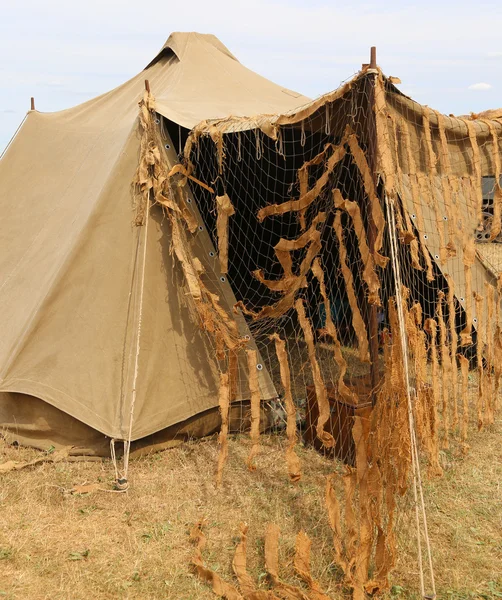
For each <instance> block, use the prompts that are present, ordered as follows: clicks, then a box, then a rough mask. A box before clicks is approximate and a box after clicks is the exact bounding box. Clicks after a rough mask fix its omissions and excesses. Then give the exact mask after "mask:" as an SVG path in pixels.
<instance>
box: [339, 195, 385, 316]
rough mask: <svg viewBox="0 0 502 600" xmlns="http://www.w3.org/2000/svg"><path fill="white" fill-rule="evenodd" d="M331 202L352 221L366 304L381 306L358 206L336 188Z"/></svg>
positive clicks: (371, 258) (378, 282)
mask: <svg viewBox="0 0 502 600" xmlns="http://www.w3.org/2000/svg"><path fill="white" fill-rule="evenodd" d="M333 200H334V203H335V208H338V209H340V210H344V211H345V212H346V213H347V214H348V215H349V216H350V218H351V219H352V224H353V226H354V231H355V234H356V237H357V241H358V243H359V253H360V254H361V259H362V261H363V265H364V268H363V273H362V275H363V280H364V281H365V283H366V285H367V286H368V292H369V294H368V302H369V303H370V304H376V305H377V306H381V305H382V304H381V302H380V295H379V290H380V280H379V279H378V277H377V274H376V271H375V261H374V260H373V256H372V255H371V254H370V250H369V248H368V241H367V239H366V230H365V228H364V224H363V220H362V217H361V211H360V209H359V206H358V204H357V202H352V201H350V200H344V199H343V197H342V193H341V192H340V190H339V189H337V188H335V189H334V190H333Z"/></svg>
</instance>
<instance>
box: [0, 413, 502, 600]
mask: <svg viewBox="0 0 502 600" xmlns="http://www.w3.org/2000/svg"><path fill="white" fill-rule="evenodd" d="M501 442H502V423H501V422H500V421H499V422H498V423H497V425H496V426H495V427H494V428H493V429H492V430H491V431H485V432H481V433H474V434H473V436H472V437H471V451H470V453H469V454H468V455H467V457H465V458H464V457H462V456H461V454H460V453H459V452H456V451H450V453H449V454H444V456H443V462H444V464H445V466H446V467H447V470H446V472H445V475H444V476H443V477H442V478H441V479H439V480H436V481H432V482H427V484H426V496H427V502H428V513H429V519H430V529H431V538H432V543H433V548H434V555H435V564H436V575H437V581H438V591H439V596H440V597H441V598H449V599H451V600H460V599H469V598H485V599H490V600H491V599H493V600H495V599H496V598H500V597H502V534H501V531H502V488H501V486H502V443H501ZM2 444H3V445H2ZM263 446H264V447H263V453H262V454H261V455H260V457H259V458H258V460H257V464H258V466H259V468H258V471H256V472H255V473H249V472H248V471H247V470H246V468H245V466H244V460H245V456H246V454H247V452H248V450H249V442H248V440H247V439H245V438H243V437H240V438H239V439H234V440H232V441H231V442H230V460H229V464H228V466H227V469H226V471H225V478H224V484H223V486H222V488H221V489H220V490H215V488H214V485H213V472H214V465H215V459H216V452H217V449H216V442H215V440H214V439H211V440H207V441H203V442H198V443H190V444H186V445H184V446H182V447H180V448H177V449H174V450H170V451H167V452H164V453H161V454H156V455H153V456H150V457H148V458H144V459H140V460H137V461H135V462H134V463H133V464H132V467H131V471H132V473H131V484H132V487H131V489H130V491H129V492H128V493H127V494H114V493H96V494H93V495H89V496H71V495H67V494H65V493H64V491H63V490H65V489H69V488H71V487H72V486H73V485H75V484H82V483H84V482H96V481H102V482H103V486H104V487H106V486H107V485H109V484H111V481H112V469H111V465H110V464H109V463H107V462H105V463H91V462H81V463H59V464H42V465H40V466H37V467H35V468H33V469H31V470H25V471H19V472H15V473H9V474H6V475H3V476H1V479H0V485H1V487H0V504H1V507H0V510H1V513H0V514H1V520H0V599H4V598H5V599H9V600H14V599H16V600H21V599H22V600H42V599H49V598H50V599H51V600H62V599H71V600H80V599H82V600H83V599H86V600H87V599H89V598H92V599H93V600H101V599H108V598H128V599H136V598H137V599H142V600H143V599H155V600H163V599H168V598H169V599H171V598H172V599H180V600H188V599H190V598H193V599H201V600H204V599H206V598H207V599H209V598H213V597H214V596H213V594H212V592H211V591H210V590H209V589H208V587H207V586H206V585H205V584H203V583H201V582H199V581H198V579H197V578H195V577H194V576H193V575H191V574H190V572H189V568H188V567H189V560H190V556H191V553H192V548H191V546H190V544H189V542H188V531H189V528H190V526H191V525H192V524H193V523H194V522H196V521H197V520H199V519H201V518H203V517H204V518H205V519H206V520H207V527H206V533H207V536H208V546H207V549H206V550H205V553H204V556H205V559H206V561H207V563H208V564H209V566H211V567H212V568H213V569H215V570H217V571H218V572H219V573H220V574H221V575H222V576H224V577H225V578H227V579H229V580H231V579H232V575H231V566H230V565H231V558H232V555H233V550H234V547H235V536H236V535H237V532H238V525H239V522H240V521H242V520H245V521H247V522H248V523H249V525H250V530H249V542H248V546H249V555H250V556H249V560H250V571H251V572H252V574H253V576H254V577H255V579H256V580H257V581H260V582H261V583H262V584H265V578H264V573H263V571H264V569H263V535H264V532H265V528H266V523H267V522H269V521H275V522H276V523H277V524H278V525H279V526H280V528H281V530H282V534H283V535H282V538H281V540H282V545H281V558H282V560H283V563H284V568H283V576H284V578H285V579H288V578H289V579H290V580H291V578H292V566H291V559H292V552H293V548H294V540H295V535H296V533H297V532H298V531H299V530H300V529H302V528H303V529H305V530H306V531H307V533H308V534H309V535H310V537H311V538H312V539H313V554H314V556H313V572H314V575H315V576H316V577H317V578H318V579H319V580H320V581H321V582H322V584H323V586H324V588H325V589H326V591H327V592H328V593H329V594H330V595H331V596H332V597H333V598H339V597H341V596H342V593H343V590H342V588H341V586H340V584H339V581H338V574H337V571H336V568H334V567H333V566H332V565H331V557H332V554H331V550H330V548H331V535H330V531H329V528H328V524H327V519H326V514H325V510H324V506H323V496H324V483H325V476H326V475H327V474H328V473H329V472H330V471H331V470H332V469H333V462H330V461H329V460H326V459H324V458H322V457H321V456H319V455H318V454H317V453H315V452H314V451H312V450H308V449H303V448H300V449H299V454H300V456H301V459H302V464H303V468H304V477H303V480H302V481H301V482H300V484H299V485H292V484H290V483H289V482H288V481H287V478H286V472H285V464H284V446H283V440H282V439H281V438H280V437H274V436H266V437H264V438H263ZM34 454H35V452H34V451H30V450H27V449H16V448H11V447H8V446H6V445H5V444H4V443H3V442H1V441H0V458H1V459H2V462H3V460H10V459H15V460H25V459H27V458H30V457H32V456H33V455H34ZM412 524H413V521H412V519H411V517H410V518H406V517H405V518H402V519H401V529H400V538H401V548H402V552H401V555H400V559H399V564H398V567H397V570H396V572H395V573H394V575H393V581H392V583H393V585H394V587H393V589H392V594H389V596H390V595H392V596H393V597H394V598H415V597H416V598H418V594H416V591H415V590H416V588H417V568H416V558H415V546H414V538H413V536H414V532H413V526H412Z"/></svg>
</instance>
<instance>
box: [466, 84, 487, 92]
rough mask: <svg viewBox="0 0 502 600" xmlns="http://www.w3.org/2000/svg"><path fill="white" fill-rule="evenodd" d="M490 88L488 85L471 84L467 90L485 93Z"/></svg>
mask: <svg viewBox="0 0 502 600" xmlns="http://www.w3.org/2000/svg"><path fill="white" fill-rule="evenodd" d="M492 87H493V86H492V85H491V84H490V83H473V84H472V85H470V86H469V89H470V90H474V91H476V92H485V91H486V90H491V89H492Z"/></svg>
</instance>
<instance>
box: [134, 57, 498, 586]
mask: <svg viewBox="0 0 502 600" xmlns="http://www.w3.org/2000/svg"><path fill="white" fill-rule="evenodd" d="M152 102H153V101H152V99H151V98H150V97H148V95H147V97H146V98H145V100H144V101H143V103H142V117H141V119H142V121H141V125H142V130H143V139H142V165H143V171H141V169H140V172H139V177H138V181H137V183H138V185H139V188H140V190H141V192H142V195H143V198H144V201H150V200H151V201H154V202H156V203H159V204H161V205H162V206H163V207H164V208H165V211H166V214H167V216H168V218H169V219H170V220H171V224H172V248H173V252H174V254H175V255H176V256H177V258H178V259H179V261H180V263H181V264H182V266H183V270H184V273H185V276H186V285H187V294H188V295H189V297H190V298H191V299H192V301H193V303H194V307H195V309H196V310H195V318H197V319H198V321H199V324H200V326H201V327H202V328H203V329H204V330H205V331H207V333H208V336H209V337H210V338H211V340H212V343H213V345H214V348H215V356H216V359H217V361H218V368H219V370H220V373H221V375H220V377H221V379H220V381H221V389H220V408H221V412H222V422H223V425H222V430H221V434H220V448H221V452H220V456H219V461H218V469H217V479H218V481H221V478H222V477H223V476H224V465H225V459H226V456H227V453H228V444H227V431H228V425H227V415H228V410H229V405H230V403H231V402H232V398H233V397H234V396H233V393H232V390H233V389H234V388H235V386H236V385H237V383H236V381H235V380H236V378H237V379H238V378H239V377H242V376H243V373H242V370H238V369H236V368H235V365H236V361H237V360H238V358H237V357H239V356H241V355H243V356H244V357H245V360H246V361H247V365H248V373H247V374H244V376H245V377H247V379H248V380H247V381H246V386H247V389H249V390H250V400H251V423H252V427H251V437H252V442H253V445H252V450H251V454H250V455H249V457H248V461H247V464H248V467H249V468H250V469H255V468H259V465H260V457H259V452H260V443H259V432H260V424H259V419H260V410H259V403H260V399H261V398H260V389H259V386H258V383H257V378H256V370H257V369H260V370H261V369H266V370H267V371H268V373H269V374H270V376H271V377H272V380H273V383H274V385H275V388H276V390H277V391H278V392H279V396H280V401H281V402H282V403H283V405H284V410H285V415H286V418H285V421H287V438H288V443H287V450H286V457H285V459H286V460H285V473H288V474H289V477H290V478H291V480H292V481H298V479H299V478H300V477H301V461H300V460H299V458H298V456H297V454H296V453H295V445H296V444H297V442H298V439H299V436H298V432H297V421H298V415H303V417H304V419H305V427H304V431H303V435H304V439H305V440H306V441H308V442H311V443H313V444H314V445H315V446H316V447H318V448H320V449H322V450H323V451H324V452H326V453H327V454H328V455H330V456H333V457H335V458H337V459H339V460H342V461H343V462H344V463H345V467H344V469H343V470H342V471H343V472H342V474H339V472H340V469H338V470H337V469H334V474H333V476H332V477H331V478H330V479H329V480H328V482H327V488H326V507H327V512H328V517H329V522H330V525H331V528H332V531H333V552H334V556H335V562H336V563H337V565H338V567H339V568H340V569H341V570H342V571H343V577H344V581H345V583H346V584H347V585H348V586H350V588H351V589H352V590H353V595H354V598H363V597H364V596H365V594H367V593H370V594H374V593H376V592H378V591H382V590H384V589H386V588H387V586H388V575H389V572H390V571H391V569H392V568H393V566H394V565H395V562H396V559H397V556H398V552H399V548H398V544H397V542H396V528H397V527H409V528H410V536H412V535H413V536H414V539H416V543H417V545H418V560H419V570H420V571H421V572H423V571H424V570H425V571H426V570H427V568H426V566H425V565H424V563H423V562H422V561H426V560H429V563H430V557H429V555H428V552H427V551H428V550H429V549H428V547H427V532H426V522H425V514H422V515H420V514H419V512H418V511H417V512H415V506H418V504H420V502H419V500H420V494H421V493H422V487H421V479H420V472H419V471H417V469H419V467H420V464H421V465H422V467H426V468H425V469H422V471H423V472H424V473H426V474H427V476H428V477H437V476H441V474H442V467H441V460H440V451H441V449H444V448H447V447H448V446H449V445H459V447H461V448H462V449H463V451H464V452H467V450H468V438H469V430H470V429H471V427H473V426H474V427H477V428H480V429H482V428H484V427H488V426H490V425H491V424H492V423H493V421H494V414H495V411H496V410H497V406H498V404H499V401H498V398H499V393H500V382H501V375H502V330H501V322H500V301H501V298H500V293H501V287H502V278H501V277H500V273H501V272H502V246H500V250H501V252H498V250H499V242H498V239H499V234H500V230H501V223H500V220H501V214H502V204H501V203H502V187H501V186H502V178H501V148H502V146H501V144H500V137H501V131H502V121H501V120H500V119H498V120H497V119H492V120H488V119H484V118H478V119H475V118H464V119H460V118H452V117H445V116H443V115H440V114H438V113H436V112H434V111H432V110H430V109H428V108H427V107H422V106H420V105H418V104H416V103H414V102H413V101H412V100H410V99H409V98H407V97H406V96H404V95H402V94H401V93H400V92H399V91H398V90H397V89H396V88H395V87H394V86H393V84H392V83H391V82H390V81H389V80H387V79H386V78H384V76H383V75H382V73H381V72H380V70H368V69H365V70H363V71H362V72H361V73H360V74H359V75H358V76H357V77H355V78H354V79H353V80H352V81H350V82H349V83H347V84H345V85H344V86H343V87H342V88H340V90H338V91H337V92H334V93H332V94H328V95H327V96H325V97H324V98H321V99H320V100H317V101H316V102H314V103H312V104H311V105H309V106H307V107H304V108H303V109H302V110H299V111H297V112H296V113H295V114H291V115H287V116H282V117H260V118H258V117H256V118H253V119H247V120H246V119H232V118H229V119H225V120H223V121H215V122H212V123H202V124H201V125H200V126H198V127H197V128H196V129H195V130H193V131H192V132H190V134H189V135H188V136H187V135H185V137H184V138H183V135H182V132H181V130H180V132H179V137H178V140H177V141H178V144H179V159H180V161H181V164H180V165H178V166H177V167H175V168H174V169H172V170H169V169H166V168H165V164H164V161H163V158H162V153H161V151H160V150H159V149H161V148H162V147H163V146H164V145H165V144H166V143H172V133H173V131H174V129H173V125H172V124H170V123H169V122H168V121H167V120H165V119H163V118H161V117H160V116H157V115H156V114H155V112H154V106H153V103H152ZM154 118H155V119H157V120H158V121H160V124H159V125H153V122H154ZM174 127H175V129H177V126H174ZM192 198H193V199H194V200H195V202H196V205H197V208H198V211H200V214H201V215H202V218H203V219H204V222H205V225H206V227H207V230H208V231H209V233H210V235H211V237H212V241H213V245H214V247H215V248H217V249H218V254H217V255H214V256H213V257H211V258H212V259H213V260H214V261H215V264H216V263H219V267H220V269H221V273H224V274H225V276H226V277H228V281H229V282H230V285H231V287H232V290H233V292H234V294H235V296H236V299H237V302H236V304H235V306H234V309H233V310H234V313H233V314H229V313H228V312H227V311H225V310H223V309H222V307H221V305H220V303H219V298H218V297H217V296H215V295H214V294H212V293H211V292H209V287H210V286H209V285H208V282H207V278H208V275H207V273H205V272H204V271H203V269H201V267H200V262H199V261H197V259H195V258H194V257H193V255H192V254H191V241H190V240H191V236H192V235H194V234H195V230H194V222H193V219H192V218H191V214H192V213H191V210H190V208H189V203H190V201H191V199H192ZM142 207H143V208H142ZM142 214H144V204H142V203H141V202H140V203H139V205H138V219H139V220H140V221H141V218H142ZM488 247H489V248H490V253H489V258H487V248H488ZM391 257H392V260H391V261H390V260H389V259H390V258H391ZM237 316H239V317H242V316H244V317H245V319H246V321H247V324H248V327H249V331H250V334H251V336H250V337H251V338H252V339H253V340H254V342H255V343H256V346H257V348H258V351H259V353H260V356H261V357H262V360H263V363H258V362H257V355H256V352H255V351H254V350H250V349H249V348H248V347H247V346H248V342H249V339H245V338H241V337H239V335H238V334H237V327H236V325H235V322H234V321H235V318H236V317H237ZM248 338H249V336H248ZM337 473H338V474H337ZM334 480H337V484H340V485H338V487H337V488H336V489H342V490H343V494H340V493H337V492H336V491H335V486H334V485H333V481H334ZM412 492H413V493H414V494H415V498H414V499H413V497H412V496H413V494H412ZM415 517H416V523H417V532H415V533H412V525H411V524H410V523H413V522H414V520H415ZM245 533H246V532H245V529H242V531H241V534H242V538H241V543H240V545H239V547H238V551H239V553H240V554H239V556H237V555H236V558H235V560H234V568H235V572H236V576H237V578H238V581H239V584H240V591H238V590H237V589H236V588H234V587H232V588H231V589H230V588H227V587H225V586H227V585H229V584H226V583H225V582H222V581H221V580H220V579H219V578H217V577H216V576H215V575H214V574H211V573H210V572H209V571H208V570H207V569H206V567H205V566H204V565H203V561H202V558H201V554H200V548H201V543H202V542H201V540H202V537H201V535H202V534H201V532H200V528H198V529H197V530H196V531H195V533H194V536H195V539H196V540H198V542H197V543H198V548H199V550H198V551H197V554H196V557H195V559H194V565H195V568H196V570H197V571H198V572H199V574H200V575H201V576H202V577H204V578H205V579H207V580H208V581H210V582H212V585H213V589H214V590H215V592H216V593H219V594H220V595H225V594H226V597H229V598H240V597H246V598H247V597H249V598H251V597H253V598H254V597H256V598H258V597H269V598H273V597H276V596H275V595H274V593H275V591H276V592H277V595H280V594H279V591H280V590H279V589H275V588H277V586H279V588H280V587H281V586H285V585H286V584H283V583H281V581H280V579H279V578H278V575H277V568H276V567H274V566H271V565H272V563H273V561H272V559H270V558H269V559H268V560H269V564H268V566H267V570H268V573H269V576H270V580H271V582H272V584H273V590H272V591H271V592H270V593H268V592H267V594H269V595H259V594H258V592H257V591H256V590H255V589H254V587H253V586H254V584H253V582H252V581H250V580H249V578H248V577H247V575H246V572H245ZM274 535H275V536H276V537H277V535H278V533H277V532H276V533H275V534H274V532H272V533H270V532H269V548H270V544H272V546H273V541H274V539H275V538H274ZM309 549H310V545H309V541H308V538H303V537H301V536H300V538H299V541H298V548H297V550H298V554H299V557H298V558H297V559H295V566H296V567H297V572H298V573H299V574H300V577H301V578H302V579H303V580H304V581H305V582H306V585H307V588H308V589H309V590H310V591H309V593H308V594H307V596H306V597H318V598H323V597H325V596H324V594H323V593H322V591H321V590H320V589H318V588H316V585H317V584H316V582H315V581H314V580H312V578H311V575H310V572H309V569H308V566H307V562H308V561H307V562H305V561H306V560H307V559H306V558H305V556H306V554H308V551H309ZM271 552H272V551H271ZM302 556H304V558H302ZM429 566H431V565H430V564H429ZM432 572H433V570H432V568H430V577H429V579H427V580H426V581H424V580H422V581H421V589H422V592H424V589H425V587H424V586H428V587H431V588H432V590H434V582H433V580H432ZM301 573H303V575H301ZM286 587H287V586H286ZM281 589H282V592H283V594H282V596H281V597H291V598H293V597H295V598H296V597H305V596H295V595H294V594H295V593H296V592H294V591H293V590H289V592H287V594H289V596H288V595H286V596H284V594H285V593H286V592H284V589H286V588H281ZM257 594H258V595H257ZM316 594H317V595H316Z"/></svg>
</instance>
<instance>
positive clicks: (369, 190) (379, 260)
mask: <svg viewBox="0 0 502 600" xmlns="http://www.w3.org/2000/svg"><path fill="white" fill-rule="evenodd" d="M348 144H349V148H350V151H351V153H352V158H353V159H354V162H355V163H356V165H357V168H358V169H359V172H360V173H361V176H362V178H363V185H364V191H365V192H366V195H367V196H368V198H369V201H370V206H371V216H372V219H373V223H374V224H375V228H376V238H375V248H374V259H375V262H376V264H377V265H378V266H379V267H382V268H384V267H385V266H386V265H387V263H388V262H389V259H388V258H387V257H384V256H382V255H381V254H380V250H381V249H382V244H383V233H384V230H385V218H384V215H383V210H382V205H381V204H380V199H379V198H378V195H377V191H376V187H375V181H374V179H373V173H372V172H371V169H370V168H369V165H368V161H367V160H366V156H365V155H364V152H363V150H362V148H361V146H359V143H358V141H357V137H356V135H355V134H354V133H351V135H350V136H349V139H348Z"/></svg>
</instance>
